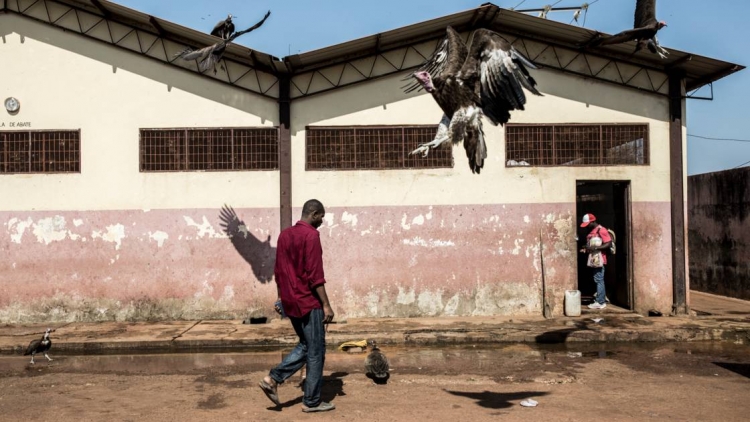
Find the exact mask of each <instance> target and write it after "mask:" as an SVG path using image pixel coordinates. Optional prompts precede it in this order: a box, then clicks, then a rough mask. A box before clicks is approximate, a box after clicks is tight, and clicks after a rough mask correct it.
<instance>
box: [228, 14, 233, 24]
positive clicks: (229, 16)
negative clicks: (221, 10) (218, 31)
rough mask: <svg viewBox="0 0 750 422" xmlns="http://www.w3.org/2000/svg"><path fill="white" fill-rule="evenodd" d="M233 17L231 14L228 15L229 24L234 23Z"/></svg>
mask: <svg viewBox="0 0 750 422" xmlns="http://www.w3.org/2000/svg"><path fill="white" fill-rule="evenodd" d="M232 18H233V16H232V15H231V14H229V15H227V23H229V22H232Z"/></svg>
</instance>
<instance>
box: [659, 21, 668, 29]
mask: <svg viewBox="0 0 750 422" xmlns="http://www.w3.org/2000/svg"><path fill="white" fill-rule="evenodd" d="M658 26H659V29H662V28H664V27H665V26H667V23H666V22H664V21H659V24H658Z"/></svg>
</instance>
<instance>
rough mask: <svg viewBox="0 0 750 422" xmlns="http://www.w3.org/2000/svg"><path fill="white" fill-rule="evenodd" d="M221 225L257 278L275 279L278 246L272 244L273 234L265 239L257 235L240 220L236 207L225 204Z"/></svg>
mask: <svg viewBox="0 0 750 422" xmlns="http://www.w3.org/2000/svg"><path fill="white" fill-rule="evenodd" d="M219 218H220V219H221V227H222V229H223V230H224V233H226V235H227V237H229V240H230V241H231V242H232V246H234V249H236V250H237V253H239V254H240V256H241V257H242V258H243V259H244V260H245V261H247V263H248V264H250V267H251V268H252V269H253V274H254V275H255V278H257V279H258V281H260V282H261V283H263V284H265V283H269V282H271V280H272V279H273V267H274V265H275V264H276V248H274V247H272V246H271V236H270V235H269V236H268V237H267V238H266V239H265V240H260V239H258V238H257V237H255V236H254V235H253V234H252V233H250V230H249V229H248V227H247V226H246V225H245V222H244V221H242V220H240V218H239V217H238V216H237V213H236V212H235V211H234V209H233V208H232V207H230V206H228V205H224V207H223V208H222V209H221V214H220V216H219Z"/></svg>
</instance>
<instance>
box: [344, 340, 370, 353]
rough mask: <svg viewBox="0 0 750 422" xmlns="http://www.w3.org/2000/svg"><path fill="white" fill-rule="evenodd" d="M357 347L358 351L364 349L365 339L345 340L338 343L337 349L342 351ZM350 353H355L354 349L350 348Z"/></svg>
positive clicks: (365, 347) (365, 346) (365, 345)
mask: <svg viewBox="0 0 750 422" xmlns="http://www.w3.org/2000/svg"><path fill="white" fill-rule="evenodd" d="M354 348H359V350H358V351H359V352H362V351H364V350H365V349H367V339H365V340H355V341H345V342H343V343H341V344H340V345H339V350H341V351H344V352H349V351H350V350H349V349H354ZM351 352H352V353H356V352H355V351H354V350H351Z"/></svg>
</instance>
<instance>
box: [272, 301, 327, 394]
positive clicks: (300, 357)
mask: <svg viewBox="0 0 750 422" xmlns="http://www.w3.org/2000/svg"><path fill="white" fill-rule="evenodd" d="M289 320H290V321H292V327H294V331H295V332H296V333H297V336H299V344H297V347H295V348H294V350H292V351H291V353H289V354H288V355H286V357H284V360H282V361H281V363H280V364H279V366H277V367H275V368H273V369H271V372H270V373H269V376H270V377H271V378H273V380H274V381H276V382H277V383H279V384H281V383H283V382H284V381H286V380H287V379H288V378H289V377H291V376H292V375H294V374H295V373H296V372H297V371H299V370H300V369H301V368H302V366H304V365H305V364H307V378H305V388H304V396H303V397H302V402H303V403H304V404H305V406H307V407H317V406H318V405H320V401H321V400H320V390H321V388H322V387H323V365H324V364H325V360H326V333H325V329H324V327H323V310H322V309H313V310H312V311H310V313H309V314H307V315H305V316H304V317H302V318H294V317H289Z"/></svg>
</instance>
